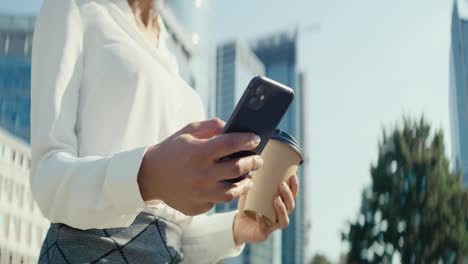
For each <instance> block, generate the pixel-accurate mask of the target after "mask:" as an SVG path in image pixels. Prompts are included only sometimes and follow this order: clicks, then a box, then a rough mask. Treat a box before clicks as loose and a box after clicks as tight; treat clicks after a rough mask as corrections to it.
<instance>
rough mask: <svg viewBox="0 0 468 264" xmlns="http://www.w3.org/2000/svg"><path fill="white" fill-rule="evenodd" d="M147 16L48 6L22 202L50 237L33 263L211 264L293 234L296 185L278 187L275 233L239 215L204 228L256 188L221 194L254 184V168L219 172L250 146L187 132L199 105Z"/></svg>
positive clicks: (117, 8)
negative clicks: (27, 188) (216, 208)
mask: <svg viewBox="0 0 468 264" xmlns="http://www.w3.org/2000/svg"><path fill="white" fill-rule="evenodd" d="M153 5H154V3H153V0H45V1H44V4H43V7H42V9H41V11H40V14H39V16H38V18H37V24H36V30H35V38H34V43H33V56H32V91H31V96H32V109H31V111H32V113H31V121H32V135H31V143H32V174H31V188H32V191H33V194H34V197H35V199H36V201H37V202H38V204H39V207H40V208H41V211H42V212H43V213H44V215H45V216H46V217H47V218H48V219H50V221H51V222H52V223H53V224H52V225H51V228H50V230H49V232H48V234H47V237H46V239H45V241H44V244H43V248H42V252H41V256H40V260H39V262H40V263H96V262H110V263H177V262H180V261H184V262H186V263H213V262H216V261H218V260H220V259H222V258H226V257H231V256H236V255H238V254H239V253H240V252H241V250H242V248H243V245H244V244H245V243H254V242H260V241H264V240H265V239H267V238H268V236H269V235H270V234H271V232H273V231H275V230H278V229H282V228H285V227H286V226H287V225H288V221H289V220H288V214H289V213H290V212H291V211H292V210H293V209H294V199H295V196H296V195H297V189H298V181H297V177H292V180H291V181H290V182H289V184H283V185H282V186H280V187H279V189H280V194H281V195H280V196H278V197H277V198H276V200H275V205H276V211H277V213H278V215H279V221H278V223H277V224H276V225H275V226H270V227H269V226H266V224H265V223H264V222H263V221H262V220H261V216H259V217H258V219H257V221H254V220H251V219H249V218H248V217H246V216H245V215H244V214H243V213H241V212H232V213H225V214H216V215H211V216H207V215H204V213H205V212H207V211H208V210H210V209H211V208H212V207H213V204H214V203H219V202H229V201H232V200H234V199H237V198H239V197H243V195H244V194H245V193H246V192H247V191H248V190H249V189H250V188H251V187H252V181H251V179H249V178H247V179H245V180H243V181H241V182H239V183H237V184H235V185H232V186H227V185H225V184H221V183H220V181H221V180H224V179H233V178H237V177H238V176H239V175H243V174H245V173H248V172H250V171H254V170H257V169H258V168H260V167H261V165H262V160H261V158H260V157H259V156H251V157H245V158H241V159H238V160H232V161H224V162H216V161H217V160H218V159H219V158H221V157H223V156H225V155H227V154H230V153H234V152H237V151H241V150H251V149H254V148H255V147H256V146H257V145H258V143H259V138H258V137H257V136H256V135H252V134H249V133H237V134H229V135H220V131H221V130H222V128H223V126H224V123H223V122H222V121H220V120H218V119H213V120H208V121H203V122H196V121H197V120H203V118H204V113H203V107H202V103H201V101H200V98H199V97H198V95H197V94H196V93H195V92H194V91H193V89H191V88H190V87H188V86H187V85H186V83H185V82H183V81H182V80H181V79H180V77H179V75H178V69H177V66H176V62H175V59H174V57H173V56H172V55H171V54H170V52H169V51H168V49H167V47H166V40H167V38H168V37H169V36H168V33H167V32H166V30H165V28H164V25H163V24H162V21H161V19H160V18H159V16H158V15H157V14H156V13H155V11H153V10H154V8H153ZM182 127H183V128H182ZM180 128H182V129H180ZM179 129H180V130H179ZM242 202H243V198H241V200H240V203H242ZM196 215H197V216H196Z"/></svg>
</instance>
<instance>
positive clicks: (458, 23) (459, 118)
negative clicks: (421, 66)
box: [450, 1, 468, 186]
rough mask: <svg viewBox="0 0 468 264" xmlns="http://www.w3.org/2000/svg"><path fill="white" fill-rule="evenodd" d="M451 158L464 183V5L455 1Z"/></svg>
mask: <svg viewBox="0 0 468 264" xmlns="http://www.w3.org/2000/svg"><path fill="white" fill-rule="evenodd" d="M450 107H451V109H450V111H451V120H452V141H453V144H452V145H453V146H452V149H453V158H454V161H455V167H456V169H459V170H462V171H463V184H464V186H468V4H467V3H465V2H464V1H455V6H454V10H453V17H452V45H451V56H450Z"/></svg>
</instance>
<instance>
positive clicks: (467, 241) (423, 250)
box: [342, 118, 468, 264]
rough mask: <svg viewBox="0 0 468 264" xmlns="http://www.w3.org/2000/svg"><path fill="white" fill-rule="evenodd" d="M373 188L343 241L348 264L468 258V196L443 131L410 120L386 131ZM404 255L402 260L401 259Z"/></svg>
mask: <svg viewBox="0 0 468 264" xmlns="http://www.w3.org/2000/svg"><path fill="white" fill-rule="evenodd" d="M370 171H371V177H372V184H371V186H369V187H367V188H365V189H364V191H363V193H362V202H361V208H360V212H359V214H358V217H357V219H356V220H355V221H354V222H350V223H349V226H348V231H347V232H345V233H343V235H342V238H343V240H345V241H348V242H349V243H350V246H351V247H350V251H349V253H348V256H347V262H348V263H390V262H391V260H392V258H393V257H394V256H395V257H396V256H400V258H401V262H402V263H418V264H419V263H439V262H442V263H462V258H463V256H464V255H465V256H466V255H468V191H466V190H464V189H463V187H462V181H461V180H462V176H461V173H458V174H455V173H453V172H452V171H451V170H450V166H449V161H448V159H447V158H446V156H445V147H444V137H443V133H442V131H436V132H435V133H432V131H431V128H430V126H429V124H428V123H427V122H426V121H425V120H424V118H421V120H420V121H413V120H410V119H404V121H403V127H402V128H400V127H398V126H397V127H396V128H395V129H394V130H393V131H392V132H391V133H390V134H388V133H386V131H385V130H384V131H383V137H382V140H381V142H380V143H379V155H378V159H377V164H376V165H373V166H371V170H370ZM396 253H399V255H395V254H396Z"/></svg>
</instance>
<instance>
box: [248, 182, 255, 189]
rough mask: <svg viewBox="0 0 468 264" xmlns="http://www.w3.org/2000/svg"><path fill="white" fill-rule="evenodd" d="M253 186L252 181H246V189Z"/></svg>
mask: <svg viewBox="0 0 468 264" xmlns="http://www.w3.org/2000/svg"><path fill="white" fill-rule="evenodd" d="M253 186H254V183H253V181H249V182H248V183H247V189H248V190H250V189H252V187H253Z"/></svg>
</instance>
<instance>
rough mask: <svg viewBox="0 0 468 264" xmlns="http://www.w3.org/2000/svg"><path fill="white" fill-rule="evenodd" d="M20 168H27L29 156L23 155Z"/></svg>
mask: <svg viewBox="0 0 468 264" xmlns="http://www.w3.org/2000/svg"><path fill="white" fill-rule="evenodd" d="M21 168H23V169H25V170H29V157H27V156H26V155H24V156H23V160H22V162H21Z"/></svg>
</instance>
